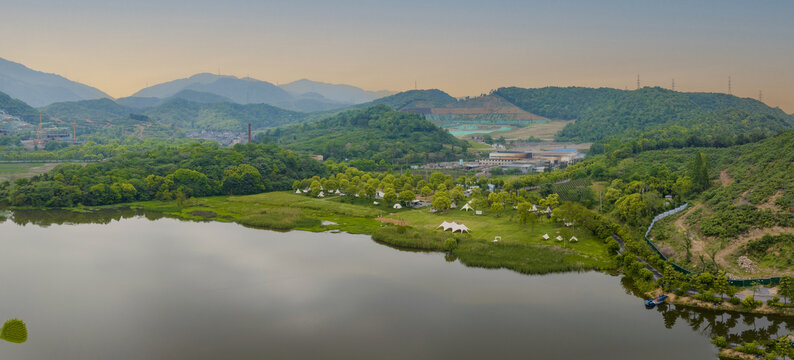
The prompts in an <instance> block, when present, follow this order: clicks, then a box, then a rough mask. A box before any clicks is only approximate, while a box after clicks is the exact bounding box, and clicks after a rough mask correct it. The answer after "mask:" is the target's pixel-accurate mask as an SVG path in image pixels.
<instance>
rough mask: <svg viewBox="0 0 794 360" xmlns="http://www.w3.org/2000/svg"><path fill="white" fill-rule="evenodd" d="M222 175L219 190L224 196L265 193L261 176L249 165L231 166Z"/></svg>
mask: <svg viewBox="0 0 794 360" xmlns="http://www.w3.org/2000/svg"><path fill="white" fill-rule="evenodd" d="M223 175H224V177H223V180H222V184H221V189H222V191H223V192H224V193H226V194H229V195H245V194H256V193H259V192H262V191H265V186H264V184H263V183H262V175H261V174H260V173H259V170H257V169H256V168H255V167H253V166H251V165H248V164H240V165H237V166H231V167H229V168H227V169H226V170H224V171H223ZM293 186H295V184H293Z"/></svg>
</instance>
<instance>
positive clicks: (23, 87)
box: [0, 58, 110, 107]
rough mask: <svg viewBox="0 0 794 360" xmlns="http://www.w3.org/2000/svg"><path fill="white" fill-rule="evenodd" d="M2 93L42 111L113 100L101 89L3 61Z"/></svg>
mask: <svg viewBox="0 0 794 360" xmlns="http://www.w3.org/2000/svg"><path fill="white" fill-rule="evenodd" d="M0 91H2V92H4V93H6V94H8V95H9V96H11V97H12V98H16V99H19V100H22V101H24V102H25V103H27V104H29V105H31V106H35V107H39V106H45V105H49V104H52V103H54V102H59V101H77V100H89V99H99V98H110V96H109V95H108V94H105V93H104V92H102V91H101V90H99V89H96V88H93V87H91V86H88V85H84V84H81V83H78V82H75V81H72V80H69V79H67V78H65V77H63V76H60V75H56V74H48V73H44V72H41V71H36V70H32V69H30V68H28V67H27V66H25V65H22V64H19V63H15V62H13V61H8V60H6V59H3V58H0Z"/></svg>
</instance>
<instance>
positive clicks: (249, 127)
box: [248, 123, 251, 144]
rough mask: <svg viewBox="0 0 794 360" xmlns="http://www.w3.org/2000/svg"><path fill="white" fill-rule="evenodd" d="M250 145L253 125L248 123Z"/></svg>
mask: <svg viewBox="0 0 794 360" xmlns="http://www.w3.org/2000/svg"><path fill="white" fill-rule="evenodd" d="M248 143H249V144H250V143H251V123H248Z"/></svg>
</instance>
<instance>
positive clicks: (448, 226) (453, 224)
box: [436, 221, 470, 233]
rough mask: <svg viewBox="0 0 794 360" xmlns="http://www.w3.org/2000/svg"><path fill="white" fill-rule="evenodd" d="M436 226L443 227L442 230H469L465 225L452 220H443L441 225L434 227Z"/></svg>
mask: <svg viewBox="0 0 794 360" xmlns="http://www.w3.org/2000/svg"><path fill="white" fill-rule="evenodd" d="M438 228H442V229H444V231H447V230H450V231H452V232H460V233H464V232H469V231H470V229H469V228H468V227H467V226H466V225H463V224H458V223H456V222H454V221H453V222H446V221H444V222H442V223H441V225H439V226H437V227H436V229H438Z"/></svg>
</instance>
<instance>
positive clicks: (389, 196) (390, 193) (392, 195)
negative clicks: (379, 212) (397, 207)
mask: <svg viewBox="0 0 794 360" xmlns="http://www.w3.org/2000/svg"><path fill="white" fill-rule="evenodd" d="M383 201H385V202H386V203H387V204H393V203H394V202H395V201H397V193H396V192H395V191H394V188H391V187H390V188H388V189H386V191H385V192H384V193H383Z"/></svg>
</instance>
